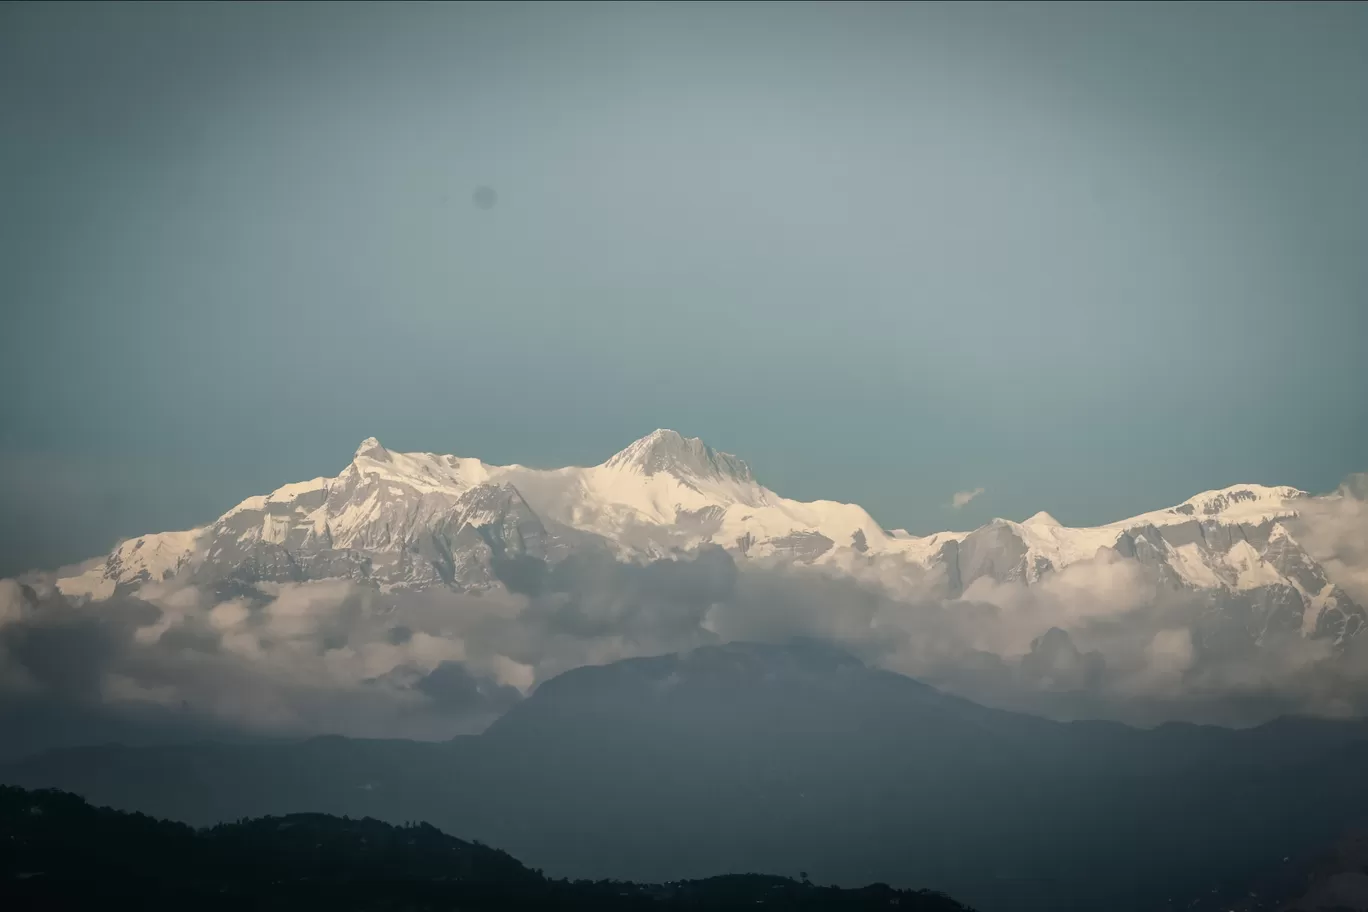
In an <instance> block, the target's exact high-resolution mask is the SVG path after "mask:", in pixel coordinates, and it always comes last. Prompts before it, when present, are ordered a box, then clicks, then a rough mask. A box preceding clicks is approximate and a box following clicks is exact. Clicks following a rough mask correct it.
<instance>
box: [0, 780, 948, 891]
mask: <svg viewBox="0 0 1368 912" xmlns="http://www.w3.org/2000/svg"><path fill="white" fill-rule="evenodd" d="M0 900H3V906H4V908H6V909H44V910H51V909H63V908H71V909H76V908H94V907H97V906H98V907H101V908H107V907H109V906H110V905H112V906H113V907H114V908H144V909H148V908H177V909H179V908H196V909H206V908H217V909H244V908H256V909H300V908H326V909H329V910H336V909H388V910H407V909H463V910H467V909H510V908H538V909H610V910H612V909H622V910H627V909H656V910H670V909H719V910H721V909H741V908H745V909H750V910H753V909H754V908H755V906H756V905H757V904H761V905H767V906H769V907H777V908H785V909H833V910H847V909H848V910H862V909H875V908H878V909H886V908H888V907H889V906H890V905H893V906H897V907H898V908H901V909H911V910H915V912H956V910H963V909H964V907H963V906H961V905H960V904H959V903H956V902H954V901H953V900H951V899H949V898H948V897H945V896H941V895H939V894H933V893H928V892H913V891H907V890H894V889H891V888H889V887H887V886H884V885H874V886H869V887H865V888H863V889H858V890H841V889H838V888H834V887H818V886H815V885H812V884H808V883H803V882H799V881H794V880H791V879H788V878H783V877H769V876H763V875H729V876H723V877H714V878H710V879H706V880H699V881H688V882H681V883H673V884H634V883H626V882H618V881H599V882H590V881H577V882H570V881H565V880H559V881H557V880H551V879H548V878H546V877H544V876H543V875H542V874H541V872H539V871H533V870H531V869H529V868H527V867H525V866H524V865H522V864H521V863H519V862H518V861H517V860H516V859H514V858H513V857H512V856H511V855H508V854H507V853H505V852H501V851H499V850H497V849H491V848H489V847H487V846H483V845H480V844H478V843H471V842H465V841H463V840H460V839H454V838H452V837H451V836H448V835H446V834H445V833H442V832H441V831H440V830H438V829H436V828H434V827H432V826H429V825H428V824H425V823H419V824H410V825H405V826H393V825H391V824H387V823H382V822H380V821H378V820H373V819H370V818H364V819H360V820H354V819H350V818H338V817H332V816H329V815H325V814H291V815H288V816H285V817H264V818H258V819H253V820H243V821H239V822H237V823H229V824H220V825H218V826H215V827H212V828H207V829H200V830H196V829H193V828H191V827H189V826H186V825H184V824H179V823H171V822H168V821H164V820H157V819H154V818H152V817H148V816H145V815H143V814H130V813H125V812H121V811H115V810H111V809H109V808H95V807H92V806H91V805H90V804H88V803H86V802H85V801H84V800H82V799H81V798H79V797H77V796H76V795H72V794H69V793H66V792H59V791H52V790H44V791H27V790H24V789H19V788H12V787H7V786H0Z"/></svg>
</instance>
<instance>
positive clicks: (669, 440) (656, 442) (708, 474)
mask: <svg viewBox="0 0 1368 912" xmlns="http://www.w3.org/2000/svg"><path fill="white" fill-rule="evenodd" d="M604 467H606V468H610V469H631V470H635V471H638V472H640V473H641V474H643V475H655V474H656V473H658V472H666V473H669V474H671V475H675V476H680V477H692V478H718V477H722V478H730V479H732V480H735V481H752V480H753V478H752V476H751V470H750V466H748V465H746V463H745V462H744V461H742V460H741V459H738V458H737V457H735V456H733V455H731V454H730V453H721V452H718V451H717V450H714V449H713V448H712V447H710V446H708V445H707V444H706V443H704V442H703V441H702V440H700V439H699V438H697V437H685V436H683V435H682V434H680V433H679V432H678V431H672V430H669V429H666V428H660V429H658V430H654V431H652V432H651V433H649V434H647V435H646V436H645V437H642V438H641V439H640V440H638V441H636V442H635V443H633V444H631V445H630V446H628V447H627V448H626V449H624V450H623V451H622V452H620V453H617V454H616V455H614V456H613V457H612V458H611V459H609V460H608V461H607V462H605V463H604Z"/></svg>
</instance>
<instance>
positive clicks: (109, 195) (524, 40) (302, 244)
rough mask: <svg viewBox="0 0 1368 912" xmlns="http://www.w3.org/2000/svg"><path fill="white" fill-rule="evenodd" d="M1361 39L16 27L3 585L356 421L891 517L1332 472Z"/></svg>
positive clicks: (1340, 466)
mask: <svg viewBox="0 0 1368 912" xmlns="http://www.w3.org/2000/svg"><path fill="white" fill-rule="evenodd" d="M1365 48H1368V6H1366V5H1350V4H1330V5H1313V4H1295V5H1292V4H1288V5H1276V4H1261V5H1244V4H1236V3H1229V4H1215V5H1193V4H1181V5H1112V4H1107V5H1082V4H1078V5H1075V4H1068V5H1060V6H1052V5H1035V4H1014V5H1001V6H999V5H968V4H954V5H933V4H916V5H909V6H894V5H867V6H866V5H858V4H840V5H836V4H832V5H790V4H783V3H769V4H763V5H755V6H745V5H737V4H726V5H701V4H689V5H677V6H676V5H644V4H643V5H630V6H629V5H613V6H585V5H574V4H555V5H547V6H521V5H519V6H513V5H509V6H483V5H467V6H455V5H399V4H385V5H380V6H369V5H364V4H354V3H347V4H337V5H331V4H327V3H310V4H305V5H290V4H252V5H235V6H229V5H195V6H188V5H187V6H178V5H173V4H156V5H147V6H129V5H119V4H112V3H100V4H96V5H89V6H87V5H80V4H74V3H64V4H45V5H25V4H5V5H4V6H0V302H2V306H3V308H4V311H3V332H0V397H2V398H0V409H2V410H3V411H0V573H4V572H15V571H17V570H19V569H22V568H24V567H28V566H34V565H49V566H51V565H55V564H57V563H61V562H64V561H68V560H74V559H79V558H83V557H86V556H89V555H91V554H93V553H96V552H99V551H103V550H104V549H106V548H108V547H109V546H110V545H112V544H113V543H114V541H115V540H116V539H117V538H119V537H120V536H123V535H130V534H138V533H143V532H148V531H156V530H161V529H166V528H179V527H185V526H190V525H195V524H198V523H201V522H204V521H206V520H208V519H210V518H212V517H213V516H215V515H217V514H218V513H220V512H221V511H223V510H224V509H226V508H227V507H229V506H231V505H232V504H233V503H235V502H236V501H238V500H239V499H241V498H242V497H244V496H247V495H249V494H252V493H258V492H262V491H266V490H270V489H272V488H274V487H276V486H278V485H279V484H282V483H284V482H287V481H293V480H297V479H302V478H307V477H312V476H315V475H319V474H333V473H335V472H337V471H339V470H340V469H341V468H342V467H343V466H344V465H345V464H346V462H347V460H348V459H349V458H350V455H351V452H352V450H353V449H354V448H355V446H356V444H357V442H358V441H360V440H361V439H362V438H363V437H366V436H368V435H376V436H378V437H379V438H380V439H381V440H382V441H383V442H385V443H386V445H388V446H390V447H392V448H396V449H423V450H435V451H439V452H455V453H459V454H462V455H472V456H479V457H481V458H483V459H486V460H488V461H493V462H510V461H518V462H522V463H525V464H531V465H542V466H550V465H561V464H566V463H581V464H592V463H596V462H599V461H601V460H602V459H604V458H606V457H607V456H608V455H609V454H611V453H612V452H613V451H615V450H617V449H619V448H621V447H622V446H624V445H626V444H627V443H628V442H630V441H631V440H632V439H634V438H636V437H638V436H641V435H642V434H644V433H646V432H647V431H649V430H651V429H653V428H655V427H658V426H665V427H673V428H675V429H677V430H679V431H681V432H684V433H686V434H689V435H697V436H701V437H703V438H704V439H705V440H707V441H708V442H709V443H711V444H712V445H714V446H715V447H718V448H719V449H724V450H728V451H731V452H735V453H737V454H739V455H741V456H743V457H744V458H746V459H747V460H748V461H750V463H751V464H752V466H753V467H754V469H755V471H756V473H757V475H758V476H759V477H760V479H761V480H762V481H764V482H765V483H766V484H768V485H769V486H770V487H772V488H775V489H776V490H778V491H780V492H782V493H784V494H786V495H788V496H793V497H800V498H817V497H826V498H832V499H839V500H847V501H856V502H859V503H861V504H864V505H865V506H866V507H868V508H869V509H870V510H871V512H872V513H873V514H874V515H875V517H876V518H877V519H879V520H880V521H881V522H882V523H884V524H885V525H887V526H904V527H906V528H908V529H910V530H912V531H915V532H930V531H934V530H937V529H942V528H946V527H968V526H972V525H976V524H978V523H980V522H982V521H984V520H986V519H988V518H989V517H991V516H994V515H1001V516H1007V517H1010V518H1016V519H1022V518H1025V517H1026V516H1028V515H1029V514H1031V513H1033V512H1035V511H1036V510H1039V509H1046V510H1049V511H1050V512H1051V513H1053V514H1054V515H1056V516H1057V517H1058V518H1059V519H1061V520H1062V521H1064V522H1066V523H1071V524H1082V523H1093V522H1100V521H1106V520H1110V519H1114V518H1118V517H1121V516H1125V515H1130V514H1133V513H1137V512H1140V511H1142V510H1146V509H1152V508H1156V507H1159V506H1163V505H1167V504H1171V503H1174V502H1177V501H1180V500H1182V499H1185V498H1186V497H1188V496H1190V495H1192V494H1193V493H1196V492H1198V491H1200V490H1204V489H1208V488H1212V487H1221V486H1224V485H1227V484H1232V483H1236V482H1242V481H1256V482H1264V483H1270V484H1293V485H1298V486H1301V487H1305V488H1309V489H1313V490H1326V489H1329V488H1332V487H1334V485H1335V484H1336V483H1337V482H1338V481H1339V480H1340V478H1341V477H1343V476H1344V475H1346V474H1348V473H1350V472H1353V471H1359V470H1363V469H1368V396H1365V394H1366V393H1368V358H1365V357H1364V342H1365V340H1368V256H1365V251H1368V54H1365V53H1364V49H1365ZM481 185H489V186H491V187H493V188H495V189H496V190H497V192H498V203H497V205H496V206H495V207H494V208H492V209H487V210H486V209H482V208H479V207H477V206H475V205H473V203H472V193H473V192H474V191H475V189H476V188H477V187H479V186H481ZM980 487H981V488H984V489H985V490H984V493H983V494H982V495H980V496H979V497H977V498H975V499H974V500H972V501H971V502H970V503H969V504H968V505H966V506H964V507H963V508H961V509H959V510H955V509H952V508H951V507H950V506H948V505H949V503H950V501H951V498H952V495H953V494H954V493H955V492H956V491H964V490H971V489H974V488H980Z"/></svg>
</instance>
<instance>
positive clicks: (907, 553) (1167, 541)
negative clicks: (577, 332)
mask: <svg viewBox="0 0 1368 912" xmlns="http://www.w3.org/2000/svg"><path fill="white" fill-rule="evenodd" d="M1308 497H1309V495H1308V494H1306V493H1305V492H1303V491H1299V490H1297V489H1295V488H1290V487H1266V486H1262V485H1236V486H1234V487H1230V488H1225V489H1223V490H1219V491H1208V492H1206V493H1203V494H1198V495H1197V496H1195V497H1193V498H1190V499H1189V500H1187V501H1184V502H1183V503H1181V504H1178V505H1176V506H1173V507H1169V508H1166V509H1162V510H1156V511H1154V512H1151V513H1145V514H1142V515H1140V516H1135V517H1131V518H1129V519H1124V520H1120V521H1118V522H1114V523H1109V524H1107V525H1103V526H1096V527H1091V528H1070V527H1066V526H1063V525H1061V524H1060V523H1059V522H1058V521H1056V520H1055V519H1054V518H1053V517H1051V516H1050V515H1049V514H1047V513H1043V512H1042V513H1037V514H1036V515H1035V516H1032V517H1031V518H1030V519H1028V520H1026V521H1025V522H1020V523H1018V522H1011V521H1008V520H1003V519H995V520H993V521H992V522H990V523H988V524H986V525H984V526H982V527H980V528H978V529H975V530H973V531H971V532H942V533H938V534H935V535H929V536H921V537H918V536H912V535H909V534H907V533H906V532H904V531H902V530H885V529H884V528H882V527H881V526H880V525H879V524H878V523H877V522H875V521H874V519H873V517H871V516H870V515H869V513H868V512H867V511H866V510H864V509H863V508H862V507H859V506H856V505H853V504H843V503H836V502H832V501H813V502H801V501H796V500H790V499H788V498H785V497H782V496H780V495H778V494H776V493H775V492H773V491H771V490H769V489H768V488H766V487H764V486H763V485H761V484H760V483H759V482H758V481H757V480H756V479H755V477H754V476H753V475H752V473H751V470H750V468H749V467H748V466H747V465H746V463H745V462H743V461H742V460H740V459H738V458H737V457H735V456H732V455H730V454H727V453H720V452H718V451H716V450H713V449H712V448H711V447H709V446H707V445H706V444H704V443H703V441H701V440H699V439H697V438H685V437H683V436H681V435H680V434H678V433H676V432H674V431H670V430H657V431H654V432H652V433H651V434H648V435H647V436H645V437H643V438H641V439H640V440H638V441H636V442H635V443H633V444H631V445H630V446H628V447H627V448H626V449H624V450H622V451H621V452H619V453H617V454H616V455H614V456H613V457H611V458H610V459H608V460H607V461H605V462H603V463H602V464H600V465H596V466H590V467H567V468H562V469H532V468H527V467H524V466H520V465H510V466H495V465H489V464H486V463H484V462H482V461H480V460H479V459H474V458H468V457H458V456H443V455H436V454H432V453H396V452H392V451H390V450H388V449H386V448H385V447H384V446H382V445H381V444H380V442H379V441H378V440H376V439H375V438H368V439H366V440H364V441H362V443H361V445H360V446H359V447H358V448H357V450H356V452H355V454H354V455H353V457H352V460H351V462H350V463H349V464H348V465H347V466H346V467H345V468H344V469H343V470H342V472H341V473H340V474H338V475H336V476H333V477H319V478H314V479H312V480H310V481H304V482H298V483H295V484H287V485H285V486H283V487H281V488H278V489H276V490H275V491H272V492H271V493H269V494H265V495H259V496H255V497H249V498H248V499H247V500H244V501H243V502H242V503H240V504H238V505H237V506H235V507H233V508H232V509H231V510H229V511H228V512H226V513H224V514H223V515H222V516H220V517H219V518H218V519H217V520H215V521H214V522H212V523H210V524H209V525H207V526H203V527H200V528H197V529H189V530H186V531H180V532H161V533H156V534H151V535H144V536H141V537H138V538H134V539H131V540H129V541H125V542H123V543H122V544H120V545H119V546H118V547H117V548H116V549H115V550H114V551H113V552H112V553H111V554H110V555H108V557H107V558H104V559H102V560H98V561H93V562H90V563H88V564H86V565H83V567H82V569H81V571H80V572H78V573H75V574H72V575H68V576H65V577H63V578H61V579H59V580H58V587H59V588H60V590H61V591H62V592H63V593H64V594H66V595H67V596H68V597H74V598H81V599H91V600H99V599H104V598H108V597H109V596H111V595H113V594H114V593H115V592H117V591H130V590H134V589H136V588H137V587H139V586H141V585H144V584H146V583H148V582H164V581H167V580H171V579H177V580H185V581H187V582H193V583H197V584H200V583H221V582H225V581H235V582H240V583H245V584H252V583H256V582H263V581H275V582H285V581H301V580H312V579H332V578H347V579H352V580H355V581H358V582H364V583H367V584H371V585H376V586H379V587H381V588H382V589H389V590H392V589H404V588H427V587H453V588H455V589H459V590H470V589H481V588H489V587H497V586H499V585H500V582H499V570H500V566H501V562H504V561H508V560H512V559H524V558H526V559H534V560H543V561H548V562H555V561H558V560H560V559H562V558H564V557H565V556H566V555H568V554H571V553H572V552H575V551H576V550H579V549H591V548H592V549H602V550H604V551H606V552H607V553H611V554H613V555H615V556H616V557H618V558H619V559H621V560H641V559H651V558H659V557H664V556H669V555H672V554H680V553H685V554H687V553H689V552H692V551H695V550H697V549H698V548H700V547H703V546H707V545H714V546H720V547H722V548H724V549H726V550H727V551H728V552H730V553H731V554H732V556H733V557H734V558H735V559H736V560H737V561H738V562H739V563H742V564H745V563H752V562H753V563H756V564H760V565H764V566H779V567H783V566H789V565H805V566H811V567H816V568H821V569H823V570H825V571H827V572H829V573H833V574H837V575H851V576H856V577H859V578H862V579H864V580H866V581H873V582H876V583H877V584H879V585H881V586H883V587H884V588H885V589H888V590H890V591H891V592H892V593H893V594H895V595H896V594H898V593H899V591H902V590H906V591H911V589H912V588H914V587H915V588H916V589H917V591H919V592H925V591H927V590H926V587H927V586H928V585H930V586H932V587H933V588H934V589H935V591H936V592H937V593H938V594H939V596H940V597H942V598H952V599H953V598H958V597H960V596H962V595H963V594H964V593H965V590H966V589H968V588H969V587H970V586H971V585H972V584H973V583H974V582H975V581H976V580H979V579H982V578H988V579H990V580H992V581H994V582H996V583H1000V584H1013V583H1015V584H1021V585H1026V586H1030V585H1034V584H1037V583H1039V582H1041V581H1042V580H1043V579H1045V578H1046V577H1047V576H1048V575H1049V574H1052V573H1058V572H1059V571H1061V570H1064V569H1065V568H1067V567H1070V566H1071V565H1075V564H1080V563H1083V562H1087V561H1094V560H1099V559H1100V560H1109V561H1115V560H1126V561H1134V562H1135V563H1136V565H1137V566H1139V567H1140V568H1142V569H1143V570H1144V572H1145V573H1147V574H1148V575H1149V576H1150V577H1151V578H1152V579H1153V580H1154V581H1155V583H1156V584H1157V585H1161V586H1165V587H1169V588H1171V589H1175V590H1179V591H1186V592H1191V593H1192V594H1194V595H1195V596H1198V597H1199V598H1208V599H1215V600H1217V601H1216V602H1213V604H1217V603H1219V610H1220V611H1221V612H1223V613H1226V614H1229V615H1231V616H1232V617H1237V618H1238V619H1239V625H1240V626H1241V627H1242V628H1244V629H1245V630H1246V632H1247V633H1248V635H1249V636H1250V637H1251V638H1254V639H1257V638H1258V637H1260V636H1262V635H1263V633H1264V632H1266V631H1268V630H1284V631H1289V632H1290V631H1300V632H1301V633H1302V634H1303V635H1305V636H1309V637H1317V638H1322V637H1323V638H1329V639H1333V640H1335V641H1343V640H1344V639H1345V638H1347V637H1350V636H1353V635H1355V634H1356V633H1358V632H1359V630H1360V629H1362V627H1363V626H1364V622H1365V620H1368V618H1366V617H1365V612H1364V610H1363V608H1362V607H1360V606H1359V605H1357V604H1356V603H1354V601H1353V600H1352V599H1351V598H1350V597H1349V596H1348V595H1347V594H1346V593H1345V592H1344V591H1343V590H1342V589H1341V588H1339V587H1338V586H1337V585H1336V584H1335V583H1334V582H1333V581H1332V580H1330V579H1329V578H1328V577H1327V575H1326V572H1325V570H1324V568H1322V567H1321V566H1320V565H1319V564H1318V563H1317V562H1316V561H1315V560H1314V559H1313V558H1312V557H1311V556H1310V555H1309V554H1308V553H1307V552H1306V550H1305V549H1304V548H1302V547H1301V546H1300V545H1299V544H1298V543H1297V541H1296V540H1295V538H1294V537H1293V534H1292V528H1290V526H1291V521H1292V520H1293V519H1295V518H1296V517H1297V516H1298V513H1299V507H1300V506H1301V504H1303V503H1305V502H1306V498H1308Z"/></svg>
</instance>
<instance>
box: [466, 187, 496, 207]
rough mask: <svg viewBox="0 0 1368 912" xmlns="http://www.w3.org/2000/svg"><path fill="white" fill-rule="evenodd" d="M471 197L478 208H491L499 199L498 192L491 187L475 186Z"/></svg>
mask: <svg viewBox="0 0 1368 912" xmlns="http://www.w3.org/2000/svg"><path fill="white" fill-rule="evenodd" d="M471 199H472V200H474V201H475V205H476V206H477V207H478V208H480V209H493V208H494V204H495V203H497V202H498V201H499V194H497V193H495V192H494V188H493V187H477V188H476V189H475V194H474V196H472V197H471Z"/></svg>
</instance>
